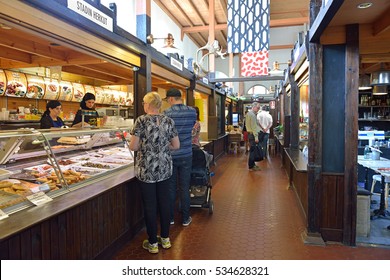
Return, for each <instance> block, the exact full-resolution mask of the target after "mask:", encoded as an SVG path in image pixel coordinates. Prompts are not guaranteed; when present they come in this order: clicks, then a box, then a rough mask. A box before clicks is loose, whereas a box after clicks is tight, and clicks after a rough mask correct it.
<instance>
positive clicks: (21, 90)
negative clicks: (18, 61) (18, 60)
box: [4, 70, 27, 97]
mask: <svg viewBox="0 0 390 280" xmlns="http://www.w3.org/2000/svg"><path fill="white" fill-rule="evenodd" d="M4 72H5V75H6V76H7V88H6V90H5V95H7V96H12V97H24V96H25V95H26V90H27V79H26V75H25V74H23V73H18V72H12V71H7V70H4Z"/></svg>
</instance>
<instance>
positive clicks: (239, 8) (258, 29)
mask: <svg viewBox="0 0 390 280" xmlns="http://www.w3.org/2000/svg"><path fill="white" fill-rule="evenodd" d="M269 2H270V0H228V4H227V10H228V39H227V41H228V52H229V53H243V52H258V51H268V50H269V23H270V11H269ZM286 5H287V4H286Z"/></svg>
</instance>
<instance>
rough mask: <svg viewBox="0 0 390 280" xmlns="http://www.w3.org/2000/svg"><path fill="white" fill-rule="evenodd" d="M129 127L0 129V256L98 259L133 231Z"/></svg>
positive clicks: (135, 206)
mask: <svg viewBox="0 0 390 280" xmlns="http://www.w3.org/2000/svg"><path fill="white" fill-rule="evenodd" d="M128 130H129V128H128V127H127V128H92V129H73V128H70V129H57V130H53V129H51V130H35V129H20V130H12V131H10V130H8V131H0V252H1V253H0V257H1V259H95V258H104V256H106V255H107V254H109V253H107V252H109V250H110V248H112V246H114V245H113V244H115V242H119V241H120V240H121V238H124V240H127V239H128V238H131V236H132V235H133V234H135V233H136V232H137V231H138V230H139V229H140V227H141V226H142V222H143V215H142V211H141V210H142V206H141V204H140V202H139V201H141V199H140V193H139V190H138V189H137V185H136V184H135V183H134V180H133V179H134V165H133V163H134V156H133V153H132V152H131V151H130V149H129V147H128V140H129V137H130V135H129V133H128V132H129V131H128ZM44 236H46V238H44ZM61 236H62V237H63V238H64V240H61ZM123 236H125V237H123ZM37 242H38V243H39V244H37ZM84 246H88V247H89V251H88V250H87V251H84V249H86V248H84V249H82V248H83V247H84Z"/></svg>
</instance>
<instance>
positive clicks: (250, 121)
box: [245, 102, 260, 171]
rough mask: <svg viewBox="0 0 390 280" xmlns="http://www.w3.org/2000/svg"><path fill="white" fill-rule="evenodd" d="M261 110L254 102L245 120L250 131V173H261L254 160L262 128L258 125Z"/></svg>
mask: <svg viewBox="0 0 390 280" xmlns="http://www.w3.org/2000/svg"><path fill="white" fill-rule="evenodd" d="M259 109H260V104H259V103H257V102H253V104H252V109H251V110H249V111H248V113H247V114H246V118H245V126H246V130H247V131H248V141H249V147H250V148H249V157H248V167H249V170H250V171H259V170H260V167H258V166H257V165H256V163H255V160H254V156H255V155H254V149H255V146H256V145H258V143H259V132H260V127H259V125H258V123H257V118H256V114H257V112H258V111H259Z"/></svg>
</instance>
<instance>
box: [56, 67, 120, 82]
mask: <svg viewBox="0 0 390 280" xmlns="http://www.w3.org/2000/svg"><path fill="white" fill-rule="evenodd" d="M62 71H63V72H67V73H71V74H76V75H80V76H83V77H87V78H93V79H97V80H100V81H105V82H108V83H112V84H113V83H117V82H118V79H117V78H116V77H114V76H111V75H107V74H102V73H98V72H94V71H92V70H90V69H84V68H81V67H77V66H63V67H62Z"/></svg>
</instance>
